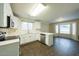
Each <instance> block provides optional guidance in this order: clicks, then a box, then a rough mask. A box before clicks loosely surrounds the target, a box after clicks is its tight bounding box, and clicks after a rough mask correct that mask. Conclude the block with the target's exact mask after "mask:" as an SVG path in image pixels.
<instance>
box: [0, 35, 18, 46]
mask: <svg viewBox="0 0 79 59" xmlns="http://www.w3.org/2000/svg"><path fill="white" fill-rule="evenodd" d="M15 42H19V37H18V36H7V37H5V40H4V41H0V46H2V45H7V44H11V43H15Z"/></svg>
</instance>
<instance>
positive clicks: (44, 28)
mask: <svg viewBox="0 0 79 59" xmlns="http://www.w3.org/2000/svg"><path fill="white" fill-rule="evenodd" d="M41 31H42V32H49V23H47V22H41Z"/></svg>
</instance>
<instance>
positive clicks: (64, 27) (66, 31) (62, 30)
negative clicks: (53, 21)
mask: <svg viewBox="0 0 79 59" xmlns="http://www.w3.org/2000/svg"><path fill="white" fill-rule="evenodd" d="M60 33H64V34H70V24H60Z"/></svg>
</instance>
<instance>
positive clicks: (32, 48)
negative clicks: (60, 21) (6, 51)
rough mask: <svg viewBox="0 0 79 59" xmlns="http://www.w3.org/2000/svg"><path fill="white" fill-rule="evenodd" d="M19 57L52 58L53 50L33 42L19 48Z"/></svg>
mask: <svg viewBox="0 0 79 59" xmlns="http://www.w3.org/2000/svg"><path fill="white" fill-rule="evenodd" d="M20 51H21V54H20V55H21V56H52V55H53V53H52V52H53V49H52V47H49V46H47V45H44V44H42V43H40V42H39V41H34V42H31V43H28V44H25V45H21V46H20Z"/></svg>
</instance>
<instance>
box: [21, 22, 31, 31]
mask: <svg viewBox="0 0 79 59" xmlns="http://www.w3.org/2000/svg"><path fill="white" fill-rule="evenodd" d="M22 30H32V23H28V22H22Z"/></svg>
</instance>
